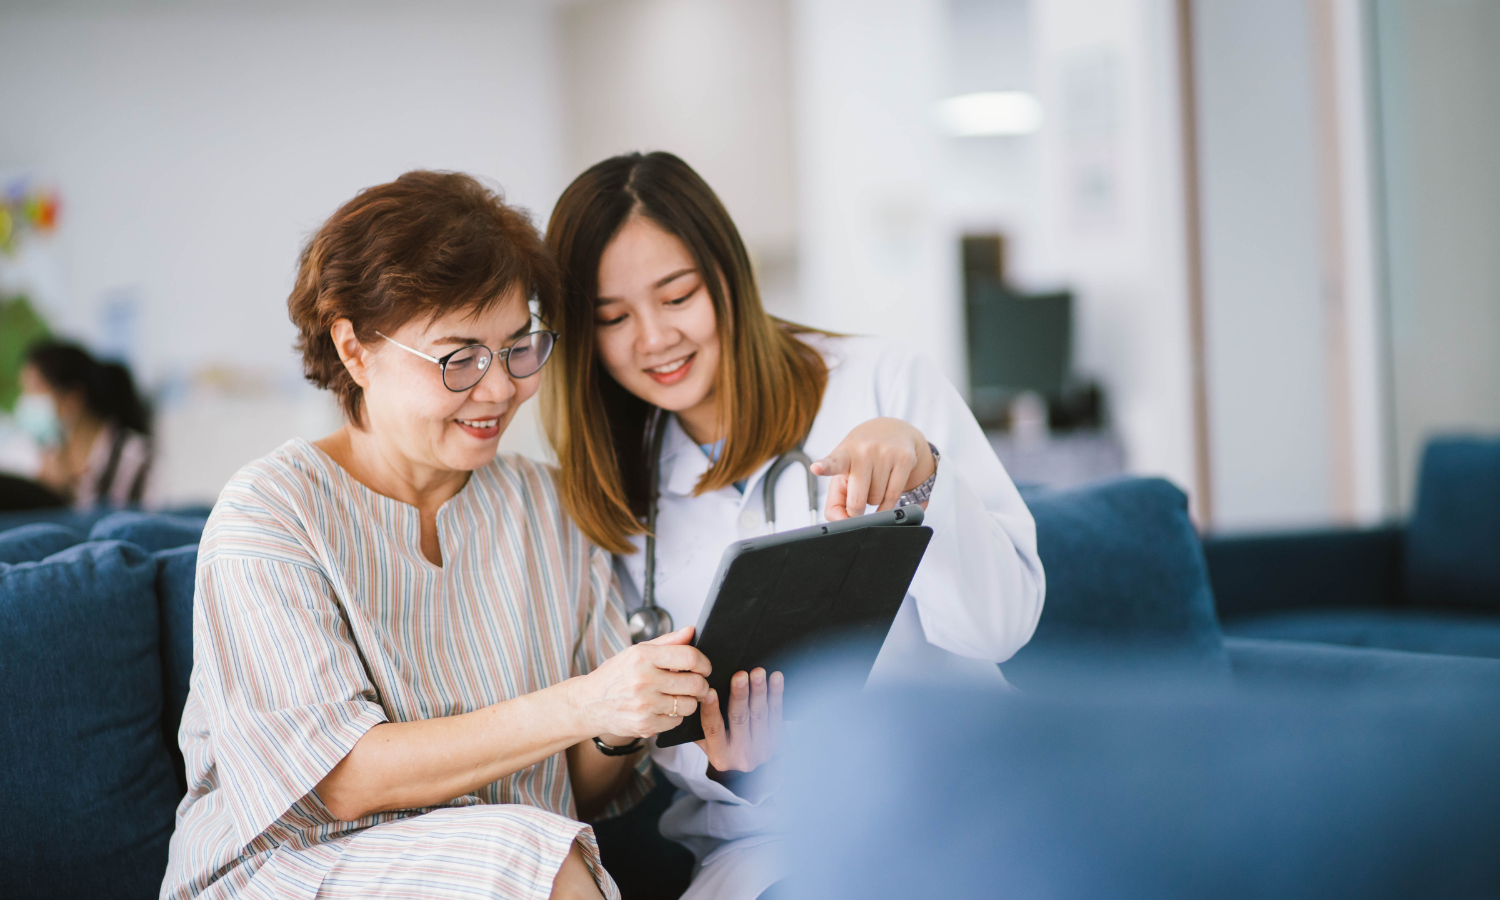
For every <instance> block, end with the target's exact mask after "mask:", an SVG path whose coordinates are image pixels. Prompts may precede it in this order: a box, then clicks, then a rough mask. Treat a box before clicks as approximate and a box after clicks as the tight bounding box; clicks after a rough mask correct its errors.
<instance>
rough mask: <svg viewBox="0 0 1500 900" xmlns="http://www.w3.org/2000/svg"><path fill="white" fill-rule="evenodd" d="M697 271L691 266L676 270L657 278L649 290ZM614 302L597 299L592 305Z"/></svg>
mask: <svg viewBox="0 0 1500 900" xmlns="http://www.w3.org/2000/svg"><path fill="white" fill-rule="evenodd" d="M697 271H698V270H697V269H696V268H694V267H693V266H688V267H687V268H686V269H678V270H677V271H675V272H672V273H671V274H669V275H666V276H664V277H662V278H658V279H657V281H656V283H655V284H653V285H651V288H652V290H656V289H658V288H664V287H666V286H667V285H669V284H671V283H672V282H674V281H676V280H677V279H679V278H681V277H682V276H684V275H693V274H695V273H697ZM614 302H615V298H613V297H599V298H597V299H596V300H594V305H595V306H603V305H604V304H606V303H614Z"/></svg>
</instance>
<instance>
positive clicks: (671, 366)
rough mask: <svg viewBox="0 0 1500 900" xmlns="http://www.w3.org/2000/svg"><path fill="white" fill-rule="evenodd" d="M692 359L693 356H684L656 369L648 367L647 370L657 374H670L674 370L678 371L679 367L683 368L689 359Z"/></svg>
mask: <svg viewBox="0 0 1500 900" xmlns="http://www.w3.org/2000/svg"><path fill="white" fill-rule="evenodd" d="M690 359H692V357H691V356H684V357H683V358H682V359H679V360H678V361H677V362H670V363H667V364H666V365H664V366H657V367H656V368H654V369H647V370H646V371H647V372H655V373H656V374H657V375H670V374H672V373H673V372H675V371H677V370H678V369H680V368H682V367H683V366H685V365H687V361H688V360H690Z"/></svg>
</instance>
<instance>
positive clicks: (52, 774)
mask: <svg viewBox="0 0 1500 900" xmlns="http://www.w3.org/2000/svg"><path fill="white" fill-rule="evenodd" d="M157 570H158V566H157V561H156V560H155V559H154V558H153V557H152V556H151V555H150V554H149V553H147V552H146V551H144V550H142V549H141V548H139V547H136V546H134V545H131V544H127V543H122V542H119V541H94V542H89V543H85V544H79V545H77V546H74V547H70V548H68V549H66V550H63V551H62V552H60V553H56V554H53V555H52V556H49V557H47V558H46V559H43V560H40V561H36V562H26V563H19V564H14V565H7V564H0V685H4V686H5V694H6V707H5V714H4V715H3V716H0V759H3V760H4V765H3V766H0V810H4V815H0V897H58V896H76V897H106V896H108V897H140V898H154V897H156V896H157V892H158V891H159V889H160V886H161V877H162V872H163V871H165V868H166V860H167V845H168V842H169V840H170V839H171V836H172V828H173V814H174V811H175V809H176V806H177V801H178V798H179V797H180V796H181V795H180V792H179V788H178V782H177V780H176V779H175V778H174V776H173V772H172V766H171V758H170V756H169V754H168V752H167V748H166V746H164V738H163V735H162V729H161V724H160V723H161V716H162V706H163V699H162V698H163V690H162V663H161V658H162V657H161V652H160V651H161V647H160V642H161V634H160V623H159V616H158V606H157V597H156V590H155V583H156V578H157Z"/></svg>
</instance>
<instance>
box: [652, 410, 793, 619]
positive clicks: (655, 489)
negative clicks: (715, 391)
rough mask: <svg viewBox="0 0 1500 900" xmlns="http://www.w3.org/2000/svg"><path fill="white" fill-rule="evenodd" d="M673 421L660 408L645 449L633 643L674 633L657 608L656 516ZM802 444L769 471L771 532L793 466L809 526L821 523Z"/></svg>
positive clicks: (666, 615) (765, 489) (766, 495)
mask: <svg viewBox="0 0 1500 900" xmlns="http://www.w3.org/2000/svg"><path fill="white" fill-rule="evenodd" d="M671 418H672V416H671V413H668V412H666V411H664V410H660V409H658V410H656V411H655V412H654V413H652V419H651V420H650V421H649V423H648V425H647V429H648V432H649V434H650V439H649V443H648V444H647V449H646V459H647V465H648V466H649V472H648V473H647V476H646V483H647V496H648V498H649V499H648V501H647V504H646V567H645V568H646V571H645V573H644V577H643V579H642V580H643V581H644V582H645V584H643V585H641V605H640V606H639V607H637V608H636V609H634V610H631V612H630V615H629V618H628V622H629V625H630V637H631V640H632V641H633V642H634V643H640V642H641V641H649V640H652V639H653V638H658V637H661V636H662V635H664V634H667V633H669V632H671V631H672V615H671V614H670V613H668V612H667V611H666V610H665V609H662V608H661V607H660V606H657V605H656V514H657V509H658V507H659V506H660V501H661V450H662V441H663V440H664V439H665V438H666V433H667V425H668V424H670V421H671ZM804 440H805V439H804ZM802 444H803V441H799V442H798V443H797V446H795V447H793V448H792V449H790V450H788V451H786V452H785V453H783V454H781V455H780V456H778V457H776V461H775V462H774V463H772V464H771V468H770V469H768V470H766V478H765V485H764V487H763V488H762V489H761V490H762V500H763V502H764V506H765V513H766V524H767V525H769V526H770V527H771V531H772V533H775V531H776V485H777V484H778V483H779V482H780V481H781V476H782V474H783V473H785V472H786V470H787V469H789V468H791V467H792V466H794V465H800V466H802V468H803V470H804V471H805V472H806V474H807V512H808V524H811V525H816V524H818V476H816V475H814V474H813V471H812V464H813V461H812V458H811V457H809V456H808V455H807V454H806V453H805V452H803V450H802Z"/></svg>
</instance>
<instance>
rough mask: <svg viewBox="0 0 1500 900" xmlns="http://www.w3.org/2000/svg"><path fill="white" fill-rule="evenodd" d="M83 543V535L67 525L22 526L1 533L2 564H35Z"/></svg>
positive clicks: (0, 558) (0, 559)
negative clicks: (39, 560)
mask: <svg viewBox="0 0 1500 900" xmlns="http://www.w3.org/2000/svg"><path fill="white" fill-rule="evenodd" d="M81 543H83V535H81V534H79V533H78V532H76V531H74V530H73V529H71V528H69V527H67V526H66V525H52V524H42V523H38V524H35V525H22V526H21V527H20V528H12V529H11V530H10V531H6V532H0V563H22V562H34V561H36V560H38V559H45V558H46V557H48V556H51V555H52V554H54V553H57V552H58V551H60V550H66V549H68V548H69V547H71V546H73V545H74V544H81Z"/></svg>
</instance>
